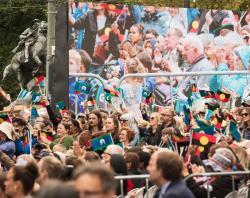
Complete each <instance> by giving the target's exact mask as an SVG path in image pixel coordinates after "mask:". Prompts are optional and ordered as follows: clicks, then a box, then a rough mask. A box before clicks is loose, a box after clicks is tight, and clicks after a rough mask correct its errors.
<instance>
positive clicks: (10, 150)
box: [0, 122, 16, 158]
mask: <svg viewBox="0 0 250 198" xmlns="http://www.w3.org/2000/svg"><path fill="white" fill-rule="evenodd" d="M12 133H13V126H12V125H11V124H10V123H8V122H3V123H1V124H0V151H2V152H4V153H5V154H7V155H8V156H9V157H10V158H12V157H13V156H14V154H15V151H16V147H15V143H14V141H13V138H12Z"/></svg>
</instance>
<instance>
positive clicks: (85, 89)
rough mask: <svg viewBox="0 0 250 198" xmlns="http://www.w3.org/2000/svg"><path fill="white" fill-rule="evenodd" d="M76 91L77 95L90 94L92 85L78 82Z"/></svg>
mask: <svg viewBox="0 0 250 198" xmlns="http://www.w3.org/2000/svg"><path fill="white" fill-rule="evenodd" d="M74 89H75V94H80V93H85V94H89V92H90V89H91V85H90V84H89V83H87V82H86V81H76V82H75V87H74Z"/></svg>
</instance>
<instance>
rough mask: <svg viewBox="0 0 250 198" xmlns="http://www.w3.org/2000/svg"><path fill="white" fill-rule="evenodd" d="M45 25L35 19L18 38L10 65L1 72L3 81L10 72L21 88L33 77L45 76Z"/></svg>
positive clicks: (43, 22)
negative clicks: (13, 73)
mask: <svg viewBox="0 0 250 198" xmlns="http://www.w3.org/2000/svg"><path fill="white" fill-rule="evenodd" d="M46 32H47V23H46V22H45V21H39V20H37V19H35V20H34V21H33V25H32V27H29V28H27V29H26V30H25V31H24V32H23V33H22V34H21V35H20V36H19V38H20V41H19V43H18V45H17V47H16V48H15V49H13V50H12V52H13V53H14V54H15V55H14V56H13V58H12V60H11V63H10V64H9V65H7V66H6V67H5V69H4V72H3V80H4V79H5V78H6V77H7V75H8V74H9V73H10V72H13V71H14V72H15V73H16V75H17V79H18V82H19V85H20V87H21V88H25V87H26V84H27V83H28V82H29V81H30V80H31V79H33V78H34V77H37V76H40V75H45V66H46V44H47V42H46Z"/></svg>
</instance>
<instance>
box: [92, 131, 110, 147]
mask: <svg viewBox="0 0 250 198" xmlns="http://www.w3.org/2000/svg"><path fill="white" fill-rule="evenodd" d="M111 144H114V142H113V139H112V136H111V134H105V135H103V136H100V137H96V138H94V139H92V140H91V145H92V149H93V150H94V151H98V150H103V149H105V148H106V147H107V146H109V145H111Z"/></svg>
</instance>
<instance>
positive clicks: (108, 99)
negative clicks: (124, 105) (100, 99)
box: [105, 92, 111, 104]
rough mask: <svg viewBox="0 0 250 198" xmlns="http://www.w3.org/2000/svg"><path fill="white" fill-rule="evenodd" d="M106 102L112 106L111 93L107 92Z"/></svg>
mask: <svg viewBox="0 0 250 198" xmlns="http://www.w3.org/2000/svg"><path fill="white" fill-rule="evenodd" d="M105 100H106V101H107V102H108V103H109V104H111V95H110V93H107V92H105Z"/></svg>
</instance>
